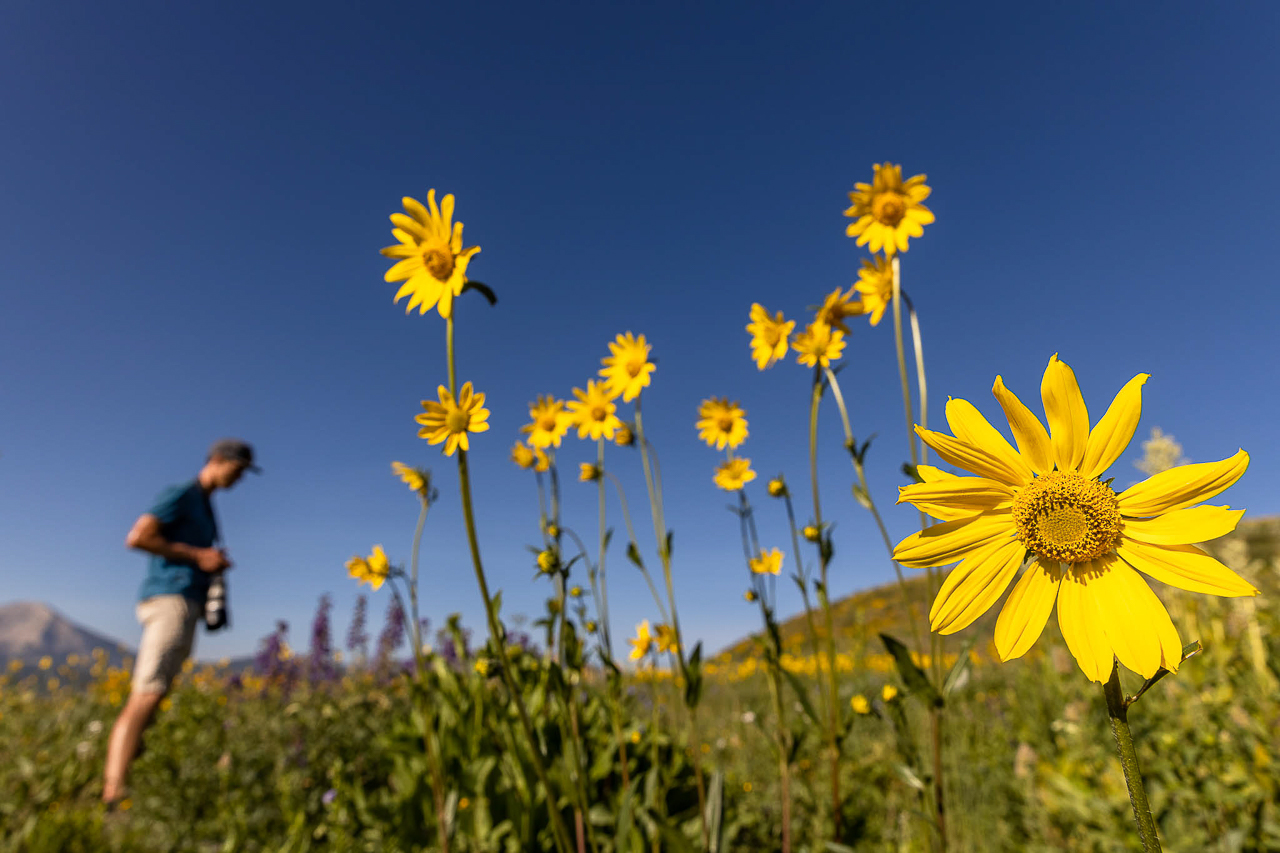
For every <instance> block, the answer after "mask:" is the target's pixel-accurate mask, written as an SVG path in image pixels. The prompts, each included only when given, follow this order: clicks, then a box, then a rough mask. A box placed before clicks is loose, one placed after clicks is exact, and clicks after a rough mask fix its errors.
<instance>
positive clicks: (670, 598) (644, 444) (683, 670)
mask: <svg viewBox="0 0 1280 853" xmlns="http://www.w3.org/2000/svg"><path fill="white" fill-rule="evenodd" d="M641 396H643V395H641ZM641 396H637V397H636V407H635V415H636V441H637V442H639V444H640V464H641V466H642V467H643V468H644V481H645V486H646V487H647V488H648V490H649V508H650V511H651V513H652V515H653V533H654V536H656V537H657V540H658V557H659V558H660V559H661V560H662V575H663V578H664V579H665V580H666V585H667V604H668V606H669V607H670V614H671V630H672V631H673V632H674V633H675V640H676V655H675V657H676V661H677V662H678V663H679V666H680V676H681V677H682V678H683V679H684V680H685V684H686V685H687V684H689V668H688V665H687V664H686V662H685V645H684V638H683V635H682V634H681V633H680V617H679V615H678V614H677V613H676V592H675V583H674V582H673V580H672V577H671V549H670V548H669V547H668V544H669V542H670V535H669V533H668V531H667V522H666V517H665V514H664V513H663V507H662V487H661V481H660V480H659V481H658V485H657V487H656V488H655V470H656V467H657V460H656V459H651V458H650V455H651V448H650V446H649V442H648V441H647V440H646V439H645V436H644V418H643V416H642V415H641V413H640V400H641ZM658 476H659V477H660V476H661V475H658ZM685 705H686V707H687V708H688V709H689V729H690V736H691V737H692V739H693V743H695V744H698V743H701V742H702V741H701V740H700V738H699V734H698V705H697V703H696V702H688V701H686V703H685ZM692 761H693V776H694V781H695V782H696V783H697V786H698V820H699V823H700V824H701V827H702V847H703V849H704V850H705V849H707V848H709V847H710V845H711V829H710V827H709V826H708V825H707V792H706V785H705V783H704V781H703V778H702V762H701V761H700V760H699V758H698V753H697V750H696V749H695V750H694V751H693V759H692Z"/></svg>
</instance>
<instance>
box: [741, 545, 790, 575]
mask: <svg viewBox="0 0 1280 853" xmlns="http://www.w3.org/2000/svg"><path fill="white" fill-rule="evenodd" d="M749 563H750V565H751V571H753V572H755V573H756V574H757V575H766V574H767V575H776V574H780V573H781V572H782V552H781V551H779V550H778V549H777V548H774V549H772V550H770V551H765V550H764V549H763V548H762V549H760V554H759V555H758V556H755V557H752V558H751V560H750V561H749Z"/></svg>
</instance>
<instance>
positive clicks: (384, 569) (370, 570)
mask: <svg viewBox="0 0 1280 853" xmlns="http://www.w3.org/2000/svg"><path fill="white" fill-rule="evenodd" d="M347 574H349V575H351V577H353V578H355V579H356V582H357V584H361V583H367V584H369V586H371V587H373V589H374V590H375V591H376V590H378V589H380V588H381V587H382V583H383V581H385V580H386V579H387V578H388V577H389V576H390V575H391V564H390V563H389V562H388V561H387V554H386V552H385V551H383V550H382V546H381V545H374V546H373V553H372V554H370V555H369V556H368V557H367V558H366V557H352V558H351V559H350V560H347Z"/></svg>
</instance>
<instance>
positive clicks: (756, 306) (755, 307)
mask: <svg viewBox="0 0 1280 853" xmlns="http://www.w3.org/2000/svg"><path fill="white" fill-rule="evenodd" d="M795 327H796V321H795V320H784V319H783V318H782V312H781V311H779V312H778V313H777V316H774V317H770V316H769V312H768V311H767V310H766V309H765V307H764V306H763V305H761V304H760V303H759V302H752V303H751V322H750V323H748V324H747V331H748V332H750V333H751V357H752V358H754V359H755V360H756V367H757V368H759V369H760V370H764V369H765V368H766V367H772V366H773V365H774V363H775V362H776V361H777V360H778V359H780V358H782V357H783V356H784V355H786V354H787V338H788V337H790V335H791V330H792V329H794V328H795Z"/></svg>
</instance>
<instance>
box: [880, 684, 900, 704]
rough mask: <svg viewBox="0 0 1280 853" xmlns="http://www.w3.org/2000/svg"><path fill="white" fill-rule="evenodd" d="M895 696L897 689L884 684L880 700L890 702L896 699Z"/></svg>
mask: <svg viewBox="0 0 1280 853" xmlns="http://www.w3.org/2000/svg"><path fill="white" fill-rule="evenodd" d="M897 696H898V688H896V687H894V686H893V685H892V684H886V685H885V686H884V687H883V688H881V690H880V698H882V699H884V701H886V702H892V701H893V700H894V699H896V698H897Z"/></svg>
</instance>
